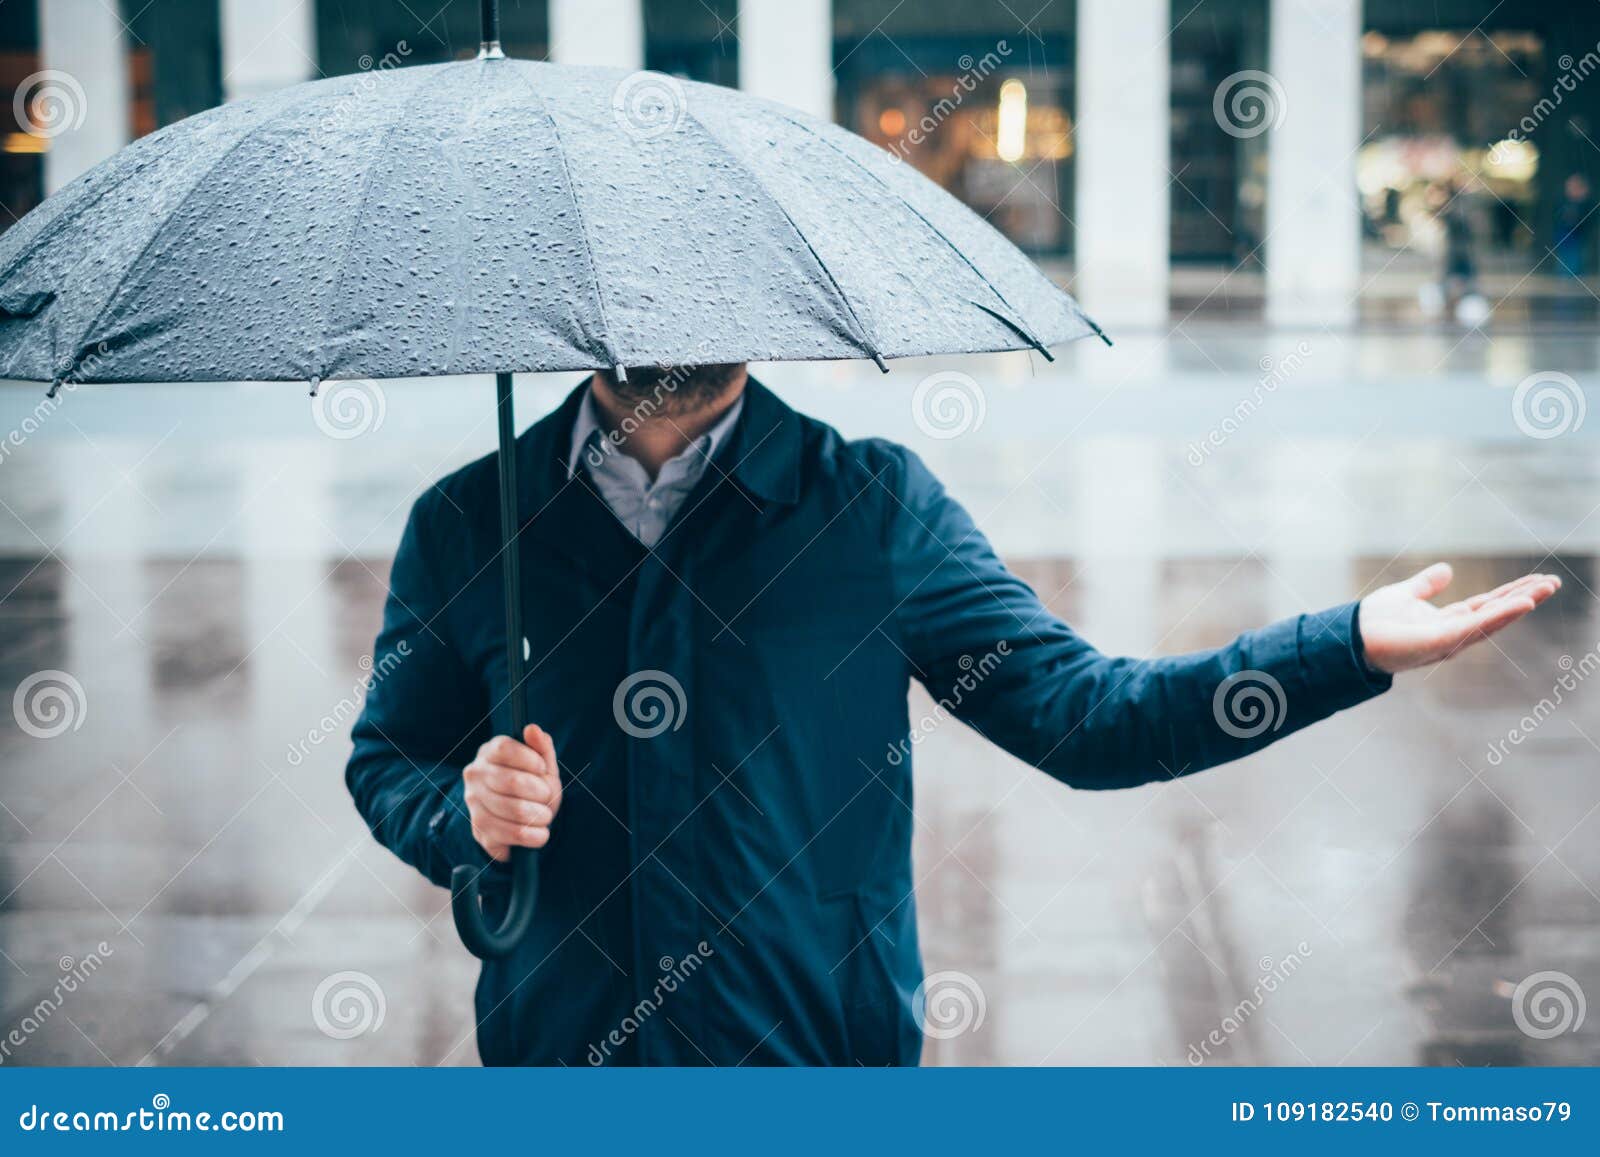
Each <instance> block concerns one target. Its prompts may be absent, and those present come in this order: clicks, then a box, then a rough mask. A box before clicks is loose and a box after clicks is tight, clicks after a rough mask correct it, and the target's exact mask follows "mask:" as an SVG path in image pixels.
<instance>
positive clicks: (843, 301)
mask: <svg viewBox="0 0 1600 1157" xmlns="http://www.w3.org/2000/svg"><path fill="white" fill-rule="evenodd" d="M685 103H686V104H687V102H685ZM684 115H685V116H687V117H688V119H689V120H691V121H692V122H694V125H695V127H696V128H698V129H699V130H700V131H701V132H702V133H704V134H705V136H706V139H707V140H709V141H710V142H711V143H712V144H714V145H716V146H717V148H718V149H720V150H721V151H722V154H723V156H725V157H727V158H728V159H729V160H730V161H732V162H733V163H734V164H735V165H738V166H739V168H740V169H741V170H743V172H744V174H745V176H747V177H749V178H750V180H751V181H752V182H753V183H754V184H755V186H756V188H758V189H760V190H761V191H762V192H763V193H765V194H766V197H767V200H768V201H770V202H771V203H772V204H773V206H774V207H776V208H777V210H778V212H779V213H781V214H783V219H784V220H785V221H786V222H788V224H789V228H790V229H791V230H793V231H794V235H795V236H796V237H798V238H799V239H800V244H802V245H804V246H805V247H806V252H807V253H809V254H811V260H813V261H815V262H816V263H817V268H818V269H820V270H821V271H822V276H823V277H825V278H827V279H828V284H829V285H830V286H832V287H833V292H834V294H835V295H837V297H838V298H839V304H840V305H842V306H844V311H845V314H846V316H848V317H849V319H850V321H851V323H852V324H853V325H854V326H855V327H856V332H855V333H854V334H852V335H851V336H852V337H854V338H855V340H856V344H858V345H859V346H860V347H861V348H862V349H864V350H866V351H867V356H868V357H870V358H871V359H872V360H873V361H874V362H875V363H877V366H878V368H879V369H880V370H882V371H883V372H884V373H888V372H889V367H888V366H887V365H885V364H884V361H883V354H882V353H881V352H880V351H879V350H878V348H877V347H878V343H877V342H875V341H873V340H872V335H871V334H870V333H868V332H867V327H866V325H865V323H863V322H862V320H861V318H860V316H859V315H858V314H857V313H856V310H855V306H853V305H851V304H850V298H849V297H847V296H846V295H845V292H844V287H843V286H842V285H840V284H839V282H838V280H837V279H836V278H835V277H834V276H833V271H832V270H831V269H829V268H828V266H827V264H826V263H825V262H824V261H823V260H822V255H821V254H819V253H818V252H817V247H816V246H815V245H813V244H811V239H810V238H809V237H807V236H806V235H805V233H803V232H802V231H801V229H800V226H799V225H798V224H797V223H796V222H795V219H794V218H793V217H791V216H790V215H789V210H788V209H786V208H784V205H783V202H782V201H780V200H778V198H777V197H776V196H774V195H773V193H772V190H771V189H769V188H767V183H766V182H765V181H763V180H762V179H761V178H760V177H759V176H757V175H756V171H755V170H754V169H752V168H751V167H750V166H749V164H748V163H746V161H745V159H744V158H743V157H741V156H739V155H738V154H736V153H735V152H734V151H733V150H732V149H730V148H728V146H727V145H725V144H723V142H722V138H721V137H719V136H717V134H716V133H714V132H713V131H712V130H711V129H710V128H708V127H707V126H706V123H705V122H704V121H703V120H701V119H700V118H699V117H697V116H695V114H694V112H693V111H692V110H691V109H689V108H687V107H686V108H685V109H684Z"/></svg>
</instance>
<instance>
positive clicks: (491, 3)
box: [478, 0, 500, 47]
mask: <svg viewBox="0 0 1600 1157" xmlns="http://www.w3.org/2000/svg"><path fill="white" fill-rule="evenodd" d="M478 15H479V17H480V19H481V21H482V27H483V43H484V45H485V46H486V47H487V46H488V45H491V44H499V43H500V0H480V2H479V5H478Z"/></svg>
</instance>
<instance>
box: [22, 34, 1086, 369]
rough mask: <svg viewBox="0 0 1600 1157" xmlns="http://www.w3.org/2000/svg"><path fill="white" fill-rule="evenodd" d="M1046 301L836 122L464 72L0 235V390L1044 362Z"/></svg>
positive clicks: (110, 171) (270, 102)
mask: <svg viewBox="0 0 1600 1157" xmlns="http://www.w3.org/2000/svg"><path fill="white" fill-rule="evenodd" d="M1090 332H1094V327H1093V323H1091V322H1090V321H1089V320H1088V319H1087V318H1086V317H1085V316H1084V314H1083V312H1082V311H1081V310H1080V309H1079V308H1078V306H1077V304H1076V303H1075V302H1074V301H1073V300H1072V299H1071V298H1070V297H1069V296H1067V294H1065V293H1064V292H1062V291H1061V290H1060V289H1058V288H1056V286H1055V285H1053V284H1052V283H1051V282H1050V281H1049V280H1048V279H1047V278H1046V277H1045V276H1044V275H1043V274H1042V273H1041V272H1040V271H1039V270H1038V269H1037V268H1036V267H1035V266H1034V265H1033V264H1032V262H1030V261H1029V260H1028V259H1027V258H1026V257H1025V256H1024V255H1023V254H1022V253H1020V252H1019V251H1018V250H1017V249H1016V248H1015V247H1014V246H1013V245H1011V243H1010V242H1008V241H1007V240H1005V238H1003V237H1002V236H1001V235H1000V234H999V233H997V232H996V231H995V230H994V229H992V228H991V227H990V226H989V225H987V224H986V223H985V222H983V221H981V220H980V219H979V218H978V217H976V216H975V215H974V214H972V213H971V212H970V211H969V210H968V209H967V208H966V207H965V206H963V205H961V204H960V203H959V202H957V201H956V200H955V199H953V198H952V197H950V196H949V195H948V194H946V193H945V192H944V191H943V190H941V189H939V188H938V187H937V186H935V185H934V184H933V183H931V182H930V181H928V180H926V179H925V178H923V177H922V176H921V175H920V174H918V173H917V172H916V171H915V170H914V169H912V168H911V167H910V166H909V165H906V164H903V163H900V162H899V161H897V160H896V159H895V158H893V157H891V156H890V155H889V154H888V153H886V152H884V151H883V150H881V149H879V148H877V147H875V146H873V145H871V144H869V143H868V142H867V141H864V140H862V139H861V138H860V137H857V136H855V135H853V134H851V133H849V132H847V131H845V130H843V129H841V128H838V127H837V126H835V125H831V124H827V123H824V122H821V121H818V120H815V119H813V118H809V117H806V116H804V115H803V114H801V113H799V112H797V111H795V110H793V109H788V108H785V107H783V106H781V105H778V104H774V103H772V102H769V101H764V100H759V99H756V98H752V97H749V96H746V95H744V94H741V93H739V92H736V91H733V90H730V89H726V88H721V87H718V86H714V85H705V84H697V83H694V82H689V81H680V80H677V79H675V78H672V77H667V76H663V75H660V74H657V73H628V72H625V71H621V70H615V69H605V68H578V67H567V66H562V65H555V64H545V63H538V62H530V61H516V60H507V59H504V58H501V57H483V58H480V59H477V60H472V61H464V62H459V63H452V64H443V65H432V66H425V67H416V68H405V69H395V70H379V71H374V72H369V73H365V74H360V75H355V76H344V77H336V78H333V79H330V80H323V81H317V82H313V83H310V84H305V85H299V86H296V87H293V88H289V89H285V90H283V91H280V92H276V93H272V94H269V95H267V96H263V97H259V98H256V99H253V100H246V101H240V102H238V103H235V104H230V105H225V106H223V107H221V108H217V109H213V110H210V111H208V112H205V113H202V114H200V115H198V116H195V117H191V118H189V119H188V120H185V121H182V122H179V123H177V124H174V125H172V126H169V127H168V128H166V129H163V130H162V131H160V132H158V133H155V134H152V135H151V136H148V137H145V138H143V139H142V140H140V141H138V142H136V143H135V144H133V145H132V146H130V147H129V148H127V149H125V150H124V151H123V152H121V153H120V154H118V155H117V156H115V157H113V158H112V159H110V160H108V161H107V162H105V163H104V164H102V165H101V166H99V167H98V168H96V169H94V170H93V171H92V172H90V173H88V174H86V175H85V176H84V177H82V178H80V179H79V180H78V181H76V182H74V183H73V184H72V185H70V186H68V187H67V188H66V189H64V190H62V191H61V192H60V193H58V194H57V195H56V196H54V197H52V198H50V199H49V200H48V201H47V202H45V204H43V205H41V206H40V207H39V208H38V209H36V210H34V212H32V213H30V214H29V215H28V216H27V217H25V218H24V219H23V220H22V221H21V222H20V223H19V224H18V225H16V226H15V227H13V228H12V229H11V230H10V231H8V232H7V233H6V234H5V235H4V236H3V237H0V375H3V376H5V377H10V378H21V379H28V380H39V381H82V382H140V381H223V380H260V381H275V380H297V381H305V380H308V379H322V378H387V377H411V376H420V375H434V374H466V373H490V372H501V371H550V370H581V369H592V368H596V367H605V366H617V365H622V366H627V365H684V364H704V363H712V362H736V361H788V360H809V359H818V358H859V357H871V358H874V359H875V360H880V361H881V359H884V358H891V357H905V356H911V355H919V354H955V353H973V352H981V351H991V350H1006V349H1026V348H1034V349H1039V350H1044V349H1046V347H1048V346H1050V345H1052V344H1056V343H1059V342H1063V341H1067V340H1070V339H1073V338H1077V337H1081V336H1084V335H1085V334H1087V333H1090Z"/></svg>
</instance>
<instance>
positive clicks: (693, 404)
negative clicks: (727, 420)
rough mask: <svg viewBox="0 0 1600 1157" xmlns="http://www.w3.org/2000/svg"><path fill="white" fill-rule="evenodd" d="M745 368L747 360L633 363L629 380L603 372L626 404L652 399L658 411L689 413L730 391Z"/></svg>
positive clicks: (629, 371) (630, 367)
mask: <svg viewBox="0 0 1600 1157" xmlns="http://www.w3.org/2000/svg"><path fill="white" fill-rule="evenodd" d="M743 372H744V365H743V363H739V362H735V363H732V364H729V365H712V366H629V367H628V380H627V381H625V382H618V381H617V380H616V379H615V378H614V377H613V375H611V374H609V373H604V372H602V374H601V376H602V377H603V378H604V380H605V384H606V387H607V388H608V389H609V390H610V392H611V393H612V394H613V395H614V396H615V397H616V399H617V400H618V401H619V402H621V403H623V404H624V405H626V406H636V405H640V404H643V403H646V402H648V403H649V404H651V405H652V406H653V407H654V409H655V410H656V412H658V413H663V414H669V415H670V414H686V413H692V412H693V411H696V410H699V409H702V408H704V407H705V406H706V405H708V404H709V403H711V402H715V401H716V400H717V399H719V398H721V397H722V396H723V395H724V394H726V393H727V392H728V390H729V388H731V387H732V386H733V385H734V383H735V382H737V381H738V380H739V378H740V376H741V375H742V373H743Z"/></svg>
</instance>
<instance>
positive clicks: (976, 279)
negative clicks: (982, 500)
mask: <svg viewBox="0 0 1600 1157" xmlns="http://www.w3.org/2000/svg"><path fill="white" fill-rule="evenodd" d="M482 11H483V19H484V48H483V51H482V53H481V54H480V55H479V57H478V59H476V60H473V61H466V62H460V63H455V64H444V65H435V66H430V67H422V68H409V69H403V70H396V71H383V70H380V71H377V72H373V73H367V74H362V75H357V76H347V77H338V78H335V79H332V80H324V81H318V82H314V83H311V84H304V85H299V86H296V87H294V88H290V89H285V90H283V91H282V92H278V93H273V94H271V95H268V96H264V97H260V98H258V99H255V100H248V101H240V102H238V103H236V104H230V105H226V106H224V107H222V108H218V109H213V110H211V111H209V112H205V113H202V114H200V115H199V116H195V117H191V118H189V119H188V120H185V121H181V122H179V123H178V124H175V125H172V126H170V127H169V128H166V129H163V130H162V131H160V132H158V133H154V134H152V135H150V136H148V137H145V138H144V139H142V140H140V141H138V142H136V143H135V144H133V145H131V146H130V147H128V148H127V149H124V150H123V151H122V152H121V153H119V154H117V155H116V156H115V157H112V158H111V159H110V160H108V161H106V162H105V163H104V164H102V165H100V166H99V167H98V168H96V169H94V170H92V171H91V172H89V173H87V174H85V175H84V176H83V177H81V178H80V179H79V180H77V181H75V182H74V183H73V184H71V185H69V186H68V187H67V188H65V189H63V190H62V191H61V192H59V193H57V194H56V195H55V196H53V197H51V198H50V199H49V200H47V201H46V202H45V203H44V204H43V205H41V206H39V208H37V209H35V210H34V211H33V212H32V213H30V214H28V215H27V216H26V217H24V218H23V219H22V220H21V221H20V222H19V223H18V224H17V225H15V226H14V227H13V228H12V229H11V230H10V231H8V232H7V233H6V234H5V235H4V236H3V237H0V377H7V378H12V379H27V380H34V381H42V382H50V383H52V385H51V389H52V392H53V391H54V390H55V388H56V387H57V386H59V385H60V384H61V383H63V382H68V383H78V382H84V383H93V382H147V381H159V382H174V381H210V382H217V381H286V380H287V381H308V380H309V381H310V382H311V383H312V386H313V389H315V386H316V383H317V382H319V381H321V380H323V379H347V378H374V379H375V378H392V377H417V376H428V375H437V374H472V373H493V374H494V375H495V388H496V399H497V417H498V430H499V445H500V453H499V455H498V462H499V475H500V527H501V539H502V548H501V573H502V583H503V587H504V594H505V621H506V633H505V648H506V666H507V670H508V673H509V686H510V692H509V699H510V702H509V704H508V709H509V714H510V716H511V720H512V724H513V731H514V733H515V734H516V735H518V736H519V737H520V735H521V734H522V728H523V725H524V724H525V723H526V722H527V721H528V718H529V717H528V711H527V704H526V703H525V701H524V690H525V689H524V676H523V666H524V658H523V653H522V640H523V633H522V617H521V616H522V607H521V596H520V592H521V589H522V587H521V582H520V578H519V565H518V554H519V551H518V550H517V549H516V542H517V537H518V535H519V533H520V528H521V521H520V518H519V516H518V511H517V509H516V496H517V481H516V455H515V453H513V450H514V446H515V440H516V426H515V422H514V420H513V415H512V374H513V373H514V372H516V371H555V370H585V369H595V368H601V367H626V366H629V365H634V366H641V365H662V366H670V365H680V366H681V365H705V364H711V363H725V362H742V361H797V360H809V359H818V358H858V357H870V358H872V359H873V360H874V361H876V362H877V363H878V364H879V366H883V362H884V359H885V358H891V357H906V356H912V355H919V354H953V353H977V352H984V351H994V350H1011V349H1035V350H1038V351H1040V352H1041V353H1043V354H1044V355H1045V356H1046V357H1049V352H1048V347H1049V346H1050V345H1052V344H1055V343H1058V342H1063V341H1067V340H1070V339H1073V338H1077V337H1082V336H1085V335H1086V334H1089V333H1098V332H1099V330H1098V329H1097V328H1096V327H1095V326H1094V323H1093V322H1091V321H1089V319H1088V318H1087V317H1086V316H1085V315H1084V314H1083V312H1082V310H1080V309H1079V308H1078V306H1077V303H1076V302H1074V301H1073V300H1072V299H1071V298H1070V297H1068V296H1067V295H1066V294H1065V293H1063V292H1062V291H1061V290H1059V289H1058V288H1056V287H1055V286H1054V285H1053V284H1052V283H1051V282H1050V281H1049V280H1048V279H1047V278H1046V277H1045V276H1044V275H1043V274H1042V273H1040V272H1039V270H1038V269H1036V268H1035V267H1034V266H1033V264H1032V263H1031V262H1029V261H1028V259H1027V258H1026V257H1024V256H1023V255H1022V254H1021V253H1020V252H1018V250H1017V249H1016V248H1015V247H1014V246H1012V245H1011V244H1010V242H1008V241H1006V240H1005V239H1004V238H1003V237H1001V236H1000V234H998V233H997V232H995V231H994V230H993V229H991V228H990V227H989V226H988V225H987V224H985V223H984V222H983V221H981V220H979V219H978V218H977V217H975V216H974V215H973V214H972V213H971V212H969V211H968V210H967V209H966V208H965V207H964V206H962V205H961V204H960V203H959V202H957V201H955V200H954V199H952V198H951V197H949V196H948V195H946V194H945V193H944V192H943V191H942V190H940V189H939V188H938V187H937V186H935V185H933V184H932V183H931V182H929V181H927V180H925V179H923V178H922V177H921V176H920V175H918V174H917V173H916V172H914V171H913V170H912V169H910V168H909V167H907V166H905V165H902V164H899V163H898V162H897V161H895V160H894V159H892V158H891V157H890V156H889V155H888V154H886V153H884V152H883V151H881V150H879V149H877V148H875V147H874V146H872V145H870V144H868V143H867V142H866V141H864V140H862V139H861V138H859V137H856V136H853V135H852V134H850V133H848V132H845V131H844V130H842V129H839V128H837V127H835V126H833V125H831V124H826V123H824V122H821V121H818V120H814V119H811V118H808V117H805V116H803V115H801V114H799V113H797V112H795V111H794V110H792V109H787V108H784V107H783V106H781V105H778V104H774V103H771V102H768V101H762V100H756V99H754V98H751V97H747V96H743V95H741V94H739V93H737V92H733V91H731V90H728V89H724V88H718V87H714V86H710V85H702V84H694V83H690V82H684V81H679V80H676V79H674V78H672V77H667V76H662V75H660V74H657V73H629V72H624V71H619V70H615V69H603V68H568V67H562V66H558V65H552V64H543V63H532V62H525V61H512V60H507V59H506V58H505V57H504V56H503V55H501V53H500V50H499V45H498V39H499V37H498V35H497V30H498V19H499V18H498V4H497V0H482ZM538 863H539V861H538V857H537V855H536V854H535V853H534V852H532V851H531V850H530V849H526V848H517V849H514V851H513V855H512V872H513V879H514V887H513V889H512V892H511V895H510V897H509V899H508V902H507V907H506V914H505V916H504V919H503V920H502V922H501V923H500V924H499V926H498V927H497V928H490V927H488V925H487V923H486V921H485V918H484V912H483V909H482V908H481V906H480V904H479V899H478V878H479V873H478V872H477V871H476V870H474V869H473V868H471V867H470V866H460V867H458V868H456V870H455V874H454V877H453V879H452V881H451V893H452V906H453V909H454V914H455V920H456V927H457V929H458V930H459V931H460V933H461V938H462V941H463V942H464V943H465V944H466V946H467V947H468V948H469V949H471V950H472V951H473V952H474V953H476V954H477V955H478V956H481V957H485V958H488V957H494V956H502V955H504V954H506V953H507V952H509V951H511V949H513V948H514V947H515V946H516V944H517V942H518V941H519V940H520V939H521V938H522V936H523V935H524V934H525V933H526V931H527V929H528V927H529V926H530V923H531V921H532V918H533V913H534V904H535V897H536V895H537V890H538Z"/></svg>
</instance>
